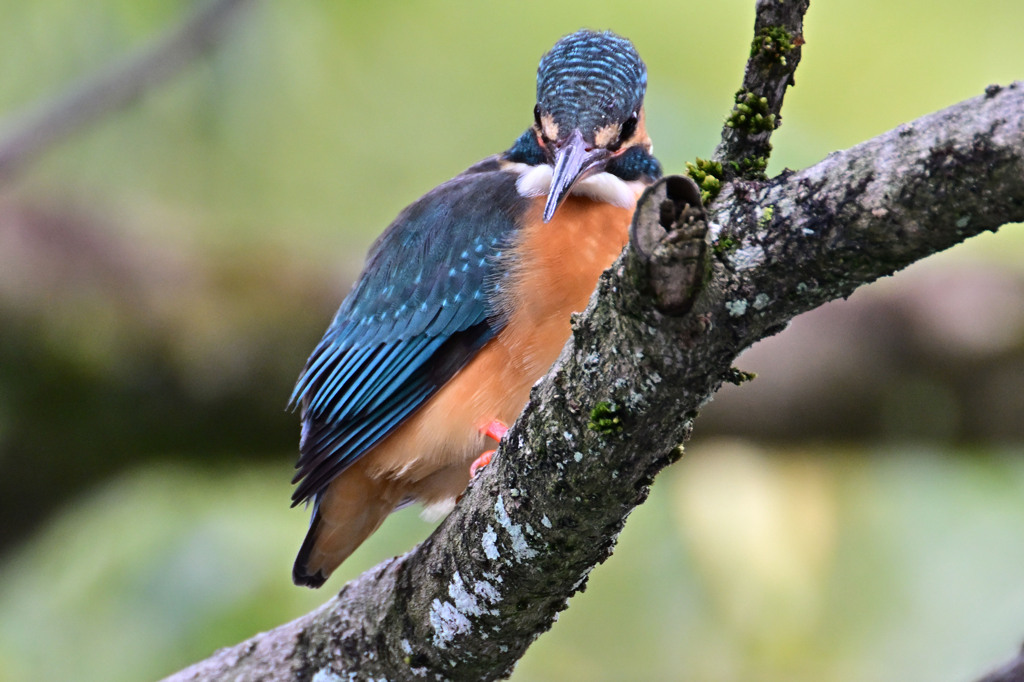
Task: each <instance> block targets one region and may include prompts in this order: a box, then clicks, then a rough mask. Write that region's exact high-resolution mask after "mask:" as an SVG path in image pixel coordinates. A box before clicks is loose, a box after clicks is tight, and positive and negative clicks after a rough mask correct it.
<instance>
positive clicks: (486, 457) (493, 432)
mask: <svg viewBox="0 0 1024 682" xmlns="http://www.w3.org/2000/svg"><path fill="white" fill-rule="evenodd" d="M480 432H481V433H483V434H484V435H485V436H487V437H488V438H493V439H494V440H496V441H499V442H500V441H501V439H502V438H504V437H505V434H506V433H508V427H507V426H505V425H504V424H502V423H501V422H500V421H498V420H497V419H495V420H494V421H492V422H491V423H490V424H488V425H487V426H485V427H483V428H482V429H480ZM495 452H497V450H488V451H487V452H485V453H483V454H482V455H480V456H479V457H477V458H476V459H475V460H473V463H472V464H470V465H469V476H470V478H475V477H476V474H477V472H478V471H480V469H482V468H483V467H485V466H487V465H488V464H490V463H491V457H493V456H494V453H495Z"/></svg>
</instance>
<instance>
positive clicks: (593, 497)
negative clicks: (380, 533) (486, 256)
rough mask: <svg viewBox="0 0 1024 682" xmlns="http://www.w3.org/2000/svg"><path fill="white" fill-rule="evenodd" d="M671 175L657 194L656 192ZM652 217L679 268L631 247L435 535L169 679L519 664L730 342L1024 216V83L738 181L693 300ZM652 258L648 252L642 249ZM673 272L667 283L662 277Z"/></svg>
mask: <svg viewBox="0 0 1024 682" xmlns="http://www.w3.org/2000/svg"><path fill="white" fill-rule="evenodd" d="M665 188H666V185H665V184H662V185H659V186H657V187H656V188H654V190H653V191H652V192H649V193H648V194H647V195H645V198H644V199H642V200H641V203H642V205H643V204H644V202H649V201H654V202H656V203H655V205H658V204H660V202H662V201H664V200H665V198H666V194H665V192H666V189H665ZM663 213H664V212H663V211H659V210H644V209H642V208H641V209H638V211H637V213H636V215H637V216H638V218H637V220H638V221H643V224H639V223H638V224H637V225H636V226H635V230H634V233H635V234H638V235H642V237H641V239H640V241H643V242H646V243H650V238H651V236H652V235H659V234H661V233H664V237H662V238H661V239H660V243H659V244H658V245H657V247H656V248H658V249H662V250H664V251H666V252H670V251H671V250H672V249H674V248H677V247H678V248H680V249H682V251H683V252H682V253H681V254H680V257H679V258H677V259H675V261H674V262H677V263H678V264H679V267H678V271H677V272H675V273H673V272H672V269H671V267H666V264H669V263H671V262H673V260H672V259H671V258H660V259H659V265H658V267H656V268H651V267H650V261H649V259H648V258H646V257H641V256H640V255H639V254H638V253H637V252H636V251H634V250H633V249H631V248H627V249H626V251H625V252H624V253H623V256H622V257H621V258H620V260H619V261H618V262H617V264H616V265H615V266H613V268H612V269H611V270H610V271H609V272H608V273H605V275H604V276H603V277H602V279H601V282H600V283H599V286H598V291H597V293H596V295H595V297H594V299H592V301H591V304H590V306H589V307H588V309H587V311H586V313H584V314H583V315H582V316H578V317H576V318H575V319H574V322H573V330H574V334H573V338H572V339H571V340H570V342H569V344H568V345H567V346H566V348H565V349H564V350H563V352H562V355H561V356H560V358H559V361H558V362H557V363H556V365H555V367H554V368H552V370H551V372H550V373H549V374H548V375H547V376H546V377H545V378H544V379H543V380H542V381H541V382H540V383H539V384H538V385H537V386H536V387H535V388H534V390H533V392H532V394H531V400H530V404H529V405H528V406H527V408H526V411H525V412H524V413H523V415H522V416H521V417H520V419H519V420H518V421H517V422H516V424H515V425H514V426H513V428H512V430H511V431H510V433H509V436H508V437H507V439H506V440H505V441H504V442H503V444H502V446H501V449H500V452H499V455H498V457H496V458H495V460H494V461H493V462H492V464H491V466H489V467H488V468H487V469H485V470H484V472H483V474H482V475H481V476H479V477H478V478H477V479H476V480H475V481H474V482H473V483H472V484H471V486H470V488H469V490H468V491H467V493H466V495H465V497H464V498H463V500H462V501H461V502H460V504H459V505H458V506H457V508H456V509H455V511H454V512H453V513H452V514H451V515H450V516H449V517H448V518H447V519H446V520H445V521H444V522H443V523H442V524H441V526H440V527H439V528H438V529H437V531H436V532H435V533H434V534H433V535H432V536H431V537H430V538H428V539H427V540H426V541H425V542H424V543H422V544H421V545H420V546H419V547H417V548H416V549H415V550H413V551H412V552H410V553H408V554H406V555H405V556H402V557H398V558H395V559H391V560H389V561H386V562H384V563H382V564H381V565H379V566H378V567H376V568H374V569H372V570H371V571H369V572H367V573H365V574H364V575H362V576H360V577H359V578H357V579H356V580H355V581H353V582H351V583H349V584H348V585H346V586H345V587H344V588H343V590H342V592H341V593H340V594H339V595H338V597H336V598H334V599H332V600H331V601H329V602H328V603H327V604H325V605H324V606H323V607H321V608H320V609H319V610H317V611H315V612H313V613H311V614H308V615H306V616H303V617H301V618H299V619H298V620H296V621H294V622H293V623H290V624H288V625H285V626H282V627H280V628H278V629H276V630H273V631H271V632H269V633H264V634H261V635H258V636H256V637H254V638H253V639H251V640H249V641H247V642H244V643H242V644H240V645H238V646H235V647H232V648H230V649H225V650H222V651H220V652H218V653H217V654H215V655H214V656H213V657H212V658H210V659H208V660H207V661H204V662H202V663H199V664H197V665H196V666H194V667H192V668H189V669H187V670H184V671H182V672H180V673H178V674H177V675H174V676H172V677H171V678H169V679H171V680H176V681H183V680H219V679H232V680H236V679H237V680H255V679H263V680H286V679H299V680H309V679H312V678H313V677H314V676H315V675H317V674H320V675H321V678H327V675H328V674H329V673H339V674H340V673H343V674H344V675H346V676H347V675H354V676H356V677H358V678H367V677H381V676H383V677H386V678H388V679H408V678H415V677H424V678H429V679H435V678H442V679H495V678H499V677H503V676H506V675H508V674H509V673H510V672H511V670H512V667H513V666H514V664H515V662H516V661H517V660H518V659H519V657H520V656H522V654H523V653H524V652H525V650H526V648H527V647H528V646H529V645H530V643H531V642H532V641H533V640H534V639H535V638H536V637H537V636H539V635H540V634H541V633H543V632H544V631H545V630H547V629H548V628H549V627H550V626H551V624H552V622H553V621H554V619H555V617H556V616H557V614H558V612H559V611H561V610H562V609H564V608H566V606H567V600H568V598H569V597H570V596H571V595H573V594H574V593H576V592H577V591H578V590H580V589H582V587H583V586H584V585H585V584H586V580H587V576H588V574H589V572H590V571H591V569H593V567H594V566H596V565H597V564H598V563H600V562H602V561H604V560H605V559H606V558H607V557H608V556H609V555H610V554H611V551H612V549H613V547H614V545H615V541H616V538H617V535H618V533H619V531H620V530H621V528H622V526H623V524H624V522H625V518H626V517H627V516H628V514H629V512H630V511H631V510H632V509H633V508H634V507H635V506H636V505H638V504H640V503H641V502H642V501H643V500H644V498H645V497H646V495H647V492H648V486H649V485H650V484H651V482H652V481H653V479H654V477H655V475H656V474H657V473H658V472H659V471H660V470H661V469H662V468H664V467H665V466H667V465H668V464H669V463H671V462H673V461H675V460H676V459H678V458H679V457H680V456H681V454H682V449H681V447H680V446H679V445H678V444H679V443H681V442H682V441H683V440H685V439H686V438H687V437H688V436H689V433H690V430H691V428H692V424H693V420H694V418H695V417H696V416H697V413H698V411H699V410H700V408H701V406H702V405H703V404H704V403H705V402H706V401H707V400H708V399H709V398H710V397H711V395H712V394H713V393H714V391H716V390H717V389H718V388H719V387H720V386H721V384H722V383H723V382H726V381H732V382H741V381H743V380H744V379H745V377H744V376H743V375H742V373H740V372H738V371H736V370H735V369H733V368H732V362H733V361H734V360H735V358H736V356H737V355H738V354H739V353H740V352H741V351H742V350H743V349H745V348H746V347H748V346H749V345H750V344H752V343H754V342H755V341H756V340H758V339H761V338H764V337H765V336H768V335H770V334H773V333H775V332H776V331H778V330H780V329H782V328H783V327H784V326H785V324H786V323H787V322H788V321H789V320H790V319H792V317H793V316H795V315H797V314H799V313H800V312H803V311H806V310H809V309H811V308H813V307H815V306H818V305H821V304H822V303H824V302H825V301H828V300H831V299H835V298H838V297H841V296H846V295H848V294H849V293H850V292H851V291H853V290H854V289H855V288H856V287H858V286H861V285H863V284H866V283H868V282H871V281H873V280H875V279H877V278H879V277H882V276H885V275H887V274H890V273H891V272H893V271H894V270H896V269H899V268H901V267H904V266H906V265H907V264H909V263H911V262H913V261H914V260H917V259H920V258H924V257H925V256H927V255H929V254H931V253H935V252H937V251H940V250H942V249H945V248H947V247H949V246H951V245H953V244H956V243H958V242H960V241H963V240H964V239H966V238H968V237H970V236H971V235H974V234H977V233H979V232H982V231H985V230H995V229H997V228H998V227H999V226H1001V225H1003V224H1005V223H1008V222H1016V221H1021V220H1024V84H1021V83H1018V84H1014V85H1011V86H1009V87H1007V88H1003V89H998V88H990V90H989V91H988V92H987V93H986V95H984V96H981V97H978V98H975V99H972V100H968V101H965V102H961V103H960V104H957V105H955V106H953V107H950V108H949V109H946V110H945V111H942V112H939V113H936V114H932V115H930V116H927V117H925V118H922V119H919V120H918V121H915V122H913V123H911V124H908V125H905V126H901V127H900V128H899V129H897V130H894V131H892V132H890V133H887V134H885V135H882V136H881V137H879V138H876V139H874V140H871V141H869V142H866V143H864V144H862V145H859V146H857V147H854V148H852V149H849V150H846V151H844V152H839V153H836V154H834V155H832V156H830V157H828V158H827V159H825V160H824V161H822V162H821V163H819V164H817V165H815V166H813V167H811V168H808V169H806V170H804V171H801V172H799V173H786V174H784V175H782V176H779V177H777V178H775V179H773V180H771V181H769V182H764V183H749V182H743V181H736V182H734V183H731V184H730V185H728V186H727V187H726V188H725V191H724V192H723V194H722V196H721V198H720V200H719V201H718V202H716V204H715V205H714V210H713V211H712V213H711V215H710V219H711V221H712V223H714V224H717V225H719V226H720V227H721V230H720V233H719V234H720V236H719V239H718V241H717V243H715V244H714V245H713V247H712V248H713V250H714V252H715V256H716V257H715V258H714V259H712V263H711V272H710V274H709V275H708V280H707V282H706V285H705V287H704V290H703V293H702V294H701V295H700V296H699V297H698V298H697V301H696V303H695V304H694V306H693V308H692V310H690V311H689V312H686V313H684V314H675V312H673V309H672V307H671V306H669V313H671V314H666V313H665V312H662V310H661V306H659V305H658V302H657V300H656V297H655V294H654V293H652V292H658V291H664V290H668V291H671V287H667V288H666V287H664V286H663V287H661V288H659V286H658V282H657V281H652V280H651V278H652V276H653V277H654V278H655V279H658V278H667V279H673V278H679V277H689V276H691V275H692V259H690V258H689V256H688V254H689V253H690V252H689V251H687V249H689V248H690V247H691V246H692V244H691V243H690V241H689V240H686V239H683V240H681V241H677V240H676V239H675V236H676V235H675V234H674V232H673V231H669V232H666V231H665V229H664V228H663V227H662V226H661V225H660V222H661V217H662V216H663ZM645 251H646V250H645ZM662 284H664V283H662Z"/></svg>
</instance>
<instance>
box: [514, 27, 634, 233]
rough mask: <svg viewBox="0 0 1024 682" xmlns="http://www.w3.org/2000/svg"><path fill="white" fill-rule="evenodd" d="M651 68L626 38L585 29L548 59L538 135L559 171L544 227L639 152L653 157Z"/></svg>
mask: <svg viewBox="0 0 1024 682" xmlns="http://www.w3.org/2000/svg"><path fill="white" fill-rule="evenodd" d="M646 87H647V67H646V66H645V65H644V62H643V60H641V59H640V55H639V54H637V51H636V48H635V47H633V43H631V42H630V41H629V40H627V39H626V38H623V37H621V36H618V35H616V34H614V33H612V32H611V31H605V32H598V31H590V30H581V31H577V32H576V33H573V34H571V35H568V36H565V37H564V38H562V39H561V40H559V41H558V42H557V43H555V45H554V47H552V48H551V50H550V51H549V52H548V53H547V54H545V55H544V56H543V57H542V58H541V60H540V66H539V67H538V68H537V106H536V107H535V108H534V110H533V112H534V124H533V128H532V130H533V133H534V134H535V135H536V137H537V143H538V144H539V145H540V147H541V149H542V150H543V152H544V156H545V158H546V161H547V163H549V164H550V165H551V166H552V168H553V170H552V174H551V187H550V189H549V191H548V198H547V203H546V204H545V206H544V222H548V221H549V220H551V218H552V216H554V214H555V210H556V209H557V208H558V206H559V205H560V204H561V203H562V201H563V200H564V199H565V197H566V196H568V194H569V192H570V191H571V190H572V188H573V185H575V184H576V183H577V182H579V181H580V180H583V179H584V178H587V177H589V176H591V175H595V174H597V173H600V172H602V171H603V170H605V168H606V167H607V166H608V164H609V163H610V162H612V161H613V160H614V159H615V158H617V157H619V156H621V155H622V154H625V153H626V152H627V151H628V150H629V149H631V148H633V147H641V148H642V149H643V150H645V151H650V148H651V140H650V138H649V137H648V136H647V131H646V129H645V126H644V110H643V102H644V91H645V90H646Z"/></svg>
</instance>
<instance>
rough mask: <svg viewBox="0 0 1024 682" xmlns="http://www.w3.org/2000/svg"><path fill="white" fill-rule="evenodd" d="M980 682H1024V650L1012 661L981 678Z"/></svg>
mask: <svg viewBox="0 0 1024 682" xmlns="http://www.w3.org/2000/svg"><path fill="white" fill-rule="evenodd" d="M978 682H1024V649H1022V650H1021V651H1019V652H1018V653H1017V655H1016V656H1015V657H1014V658H1013V659H1012V660H1010V661H1007V662H1006V663H1004V664H1003V665H1001V666H999V667H998V668H996V669H995V670H992V671H991V672H989V673H988V674H987V675H985V676H984V677H982V678H980V679H979V680H978Z"/></svg>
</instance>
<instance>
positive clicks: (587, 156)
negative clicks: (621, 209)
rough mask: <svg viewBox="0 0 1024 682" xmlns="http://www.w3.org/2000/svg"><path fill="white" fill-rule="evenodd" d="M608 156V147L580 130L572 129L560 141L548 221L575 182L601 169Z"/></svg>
mask: <svg viewBox="0 0 1024 682" xmlns="http://www.w3.org/2000/svg"><path fill="white" fill-rule="evenodd" d="M608 157H609V154H608V150H606V149H603V148H602V147H596V146H594V145H592V144H590V143H588V142H587V141H586V140H585V139H583V133H581V132H580V131H579V130H574V131H572V134H571V135H569V137H568V139H566V140H565V141H564V142H561V143H556V146H555V163H554V166H555V169H554V171H552V173H551V188H550V189H549V190H548V200H547V203H546V204H544V222H545V223H546V222H549V221H550V220H551V218H552V217H554V215H555V211H556V210H558V207H559V206H560V205H561V204H562V201H563V200H564V199H565V198H566V197H567V196H569V192H570V191H571V190H572V187H573V185H575V184H576V183H577V182H579V181H580V180H582V179H583V178H585V177H587V176H589V175H593V174H594V173H598V172H600V171H601V169H602V168H604V166H605V164H606V163H607V162H608Z"/></svg>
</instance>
